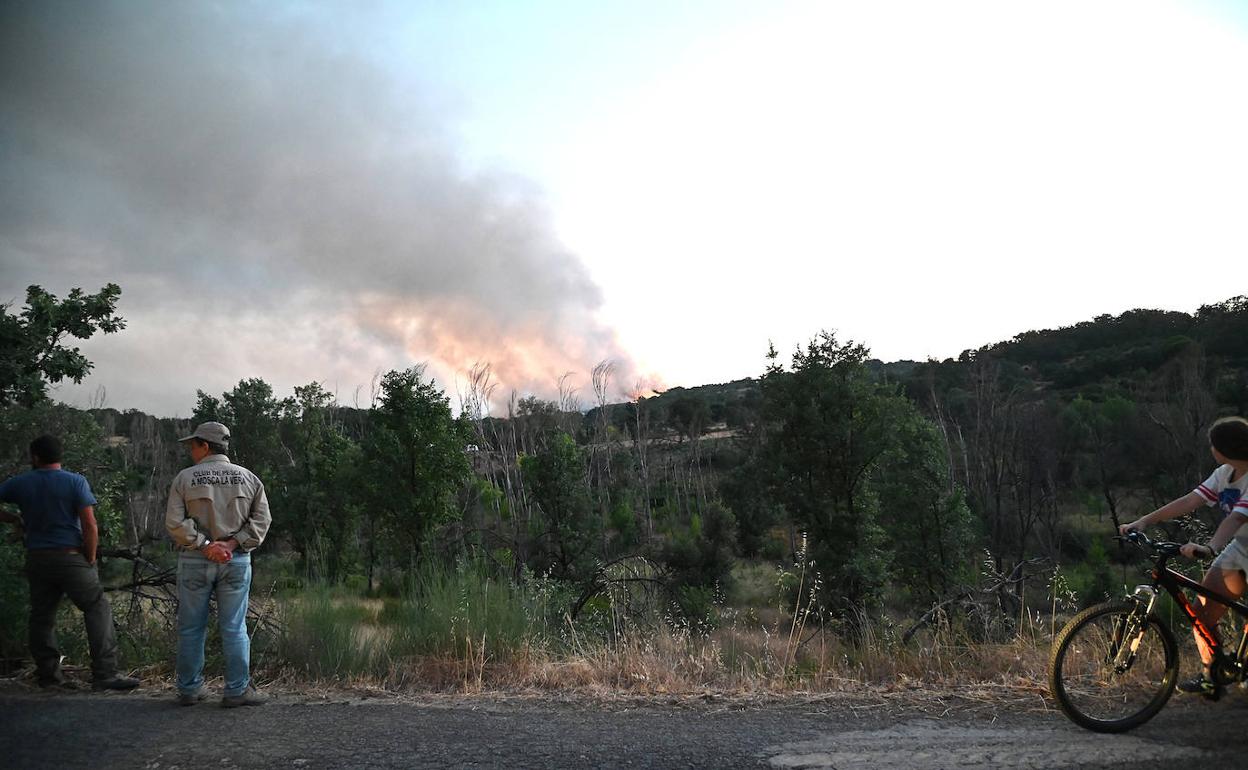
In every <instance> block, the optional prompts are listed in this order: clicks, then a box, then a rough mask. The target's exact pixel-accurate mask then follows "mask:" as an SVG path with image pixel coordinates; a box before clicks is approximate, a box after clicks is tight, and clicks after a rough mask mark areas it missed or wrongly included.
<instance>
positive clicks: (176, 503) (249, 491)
mask: <svg viewBox="0 0 1248 770" xmlns="http://www.w3.org/2000/svg"><path fill="white" fill-rule="evenodd" d="M272 521H273V517H272V516H270V515H269V499H268V498H267V497H265V495H264V484H262V483H260V479H258V478H256V474H254V473H252V472H251V471H249V470H247V469H246V468H244V467H242V466H241V465H234V464H233V463H231V462H230V458H228V457H226V456H225V455H208V456H207V457H205V458H204V459H203V460H200V461H199V462H198V463H196V464H195V465H192V466H191V467H189V468H185V469H183V470H182V472H181V473H179V474H178V475H177V476H176V477H174V479H173V485H172V486H171V487H170V488H169V504H168V506H167V507H166V508H165V529H168V530H169V535H170V536H171V537H172V538H173V542H174V543H175V544H177V546H178V547H180V548H187V549H195V548H200V547H201V546H203V545H206V544H207V543H208V542H209V541H210V540H225V539H227V538H231V537H232V538H234V539H235V540H237V541H238V546H239V550H240V551H250V550H252V549H254V548H256V547H258V546H259V545H260V544H261V543H263V542H264V536H265V534H267V533H268V531H269V524H270V523H272Z"/></svg>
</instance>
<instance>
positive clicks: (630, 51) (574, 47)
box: [0, 0, 1248, 416]
mask: <svg viewBox="0 0 1248 770" xmlns="http://www.w3.org/2000/svg"><path fill="white" fill-rule="evenodd" d="M1246 77H1248V2H1242V1H1240V0H1189V2H1165V1H1162V0H1123V1H1121V2H1120V1H1116V0H1077V1H1070V2H1063V1H1062V0H1044V1H1043V2H1023V1H1022V0H1018V1H1016V2H999V1H997V0H982V1H978V2H976V1H971V0H965V1H964V0H948V1H946V2H940V3H932V2H923V1H922V0H913V1H910V2H903V1H900V0H897V1H894V0H873V1H872V2H837V1H836V0H822V1H821V2H798V1H797V0H770V1H769V2H761V1H759V2H741V1H738V0H718V1H702V0H688V1H687V2H680V1H679V0H666V2H652V1H651V0H633V1H632V2H628V3H624V2H618V3H616V2H601V3H584V2H557V1H554V0H548V1H541V2H539V1H537V0H534V1H533V2H524V1H523V0H509V1H507V2H500V1H493V0H478V1H475V2H463V3H445V2H382V1H380V0H373V1H372V2H363V3H360V2H356V3H346V2H342V3H328V2H327V3H313V2H299V3H279V2H255V3H250V2H213V3H208V2H200V3H197V2H186V3H164V2H141V1H139V0H125V1H121V2H94V3H77V2H60V1H59V0H50V1H41V2H7V3H4V4H0V303H9V304H10V311H12V310H15V309H17V308H20V306H21V304H22V301H23V299H24V295H25V287H26V286H28V285H30V284H38V285H41V286H43V287H44V288H46V289H48V290H50V291H53V292H55V293H58V294H64V293H65V292H67V291H68V290H69V289H70V288H72V287H82V288H84V289H86V290H88V291H92V290H96V289H98V288H99V287H100V286H102V285H103V284H105V283H107V282H115V283H118V284H120V285H121V287H122V291H123V294H122V299H121V302H120V307H119V310H120V313H121V315H123V316H124V317H125V318H126V319H127V322H128V323H127V328H126V330H125V331H123V332H121V333H120V334H115V335H108V336H97V337H95V338H93V339H91V340H88V341H86V342H84V343H81V347H82V350H83V352H84V353H85V354H86V355H87V356H88V357H89V358H90V359H91V360H92V361H94V362H95V369H94V370H93V372H92V373H91V375H90V376H89V377H88V378H87V379H86V380H84V382H83V384H82V385H79V386H73V385H66V386H62V387H60V388H58V389H57V391H56V397H57V398H60V399H62V400H64V401H66V402H68V403H73V404H76V405H87V404H98V403H101V402H102V403H105V404H106V405H108V406H113V407H116V408H120V409H125V408H139V409H143V410H145V411H148V412H153V413H156V414H161V415H167V416H188V415H189V414H190V412H191V411H192V409H193V407H194V402H195V392H196V390H204V391H206V392H209V393H220V392H222V391H225V390H228V389H229V388H231V387H232V386H233V385H234V384H235V383H237V382H238V381H239V380H241V379H244V378H250V377H261V378H264V379H265V380H267V381H268V382H270V383H271V384H272V385H273V386H274V388H275V390H276V391H277V392H278V394H279V395H286V394H289V392H290V391H291V388H293V386H295V385H299V384H304V383H307V382H311V381H314V380H315V381H318V382H321V383H323V384H325V385H326V386H327V387H328V388H329V389H330V390H331V391H333V392H335V393H337V394H338V397H339V400H340V401H341V402H342V403H345V404H352V403H359V404H367V402H368V400H369V398H370V393H371V384H370V383H372V382H373V380H374V379H375V377H376V375H377V374H378V373H379V372H384V371H387V370H389V369H395V368H404V367H408V366H412V365H415V364H425V365H427V372H428V373H429V374H430V375H431V376H433V377H435V378H436V379H437V381H438V384H439V385H440V386H441V387H442V388H443V389H444V390H446V392H447V393H448V395H449V396H450V397H451V399H452V402H453V403H457V401H458V395H459V394H461V393H462V392H463V391H464V389H465V387H466V386H465V377H466V373H467V372H468V371H469V370H470V369H471V368H472V367H473V366H474V365H479V364H489V366H490V368H491V373H492V376H493V378H494V382H495V383H497V385H498V389H497V390H496V391H495V403H494V409H495V411H496V412H501V411H505V408H506V407H505V404H504V403H503V402H505V401H506V398H507V396H508V395H509V394H511V393H513V392H514V393H516V394H518V395H524V394H526V393H536V394H538V395H541V396H544V397H551V396H553V395H554V393H555V390H556V387H557V385H556V383H557V382H558V380H559V378H560V377H561V376H563V375H565V374H568V373H571V374H570V377H569V379H568V382H570V383H572V385H573V386H574V387H579V388H580V389H581V390H580V397H581V400H582V402H584V403H586V404H588V403H589V402H592V400H593V394H592V393H591V391H590V385H589V371H590V370H591V368H592V367H593V366H594V365H595V364H596V363H598V362H600V361H605V360H609V361H612V362H614V365H615V372H616V374H615V381H614V384H613V385H612V390H613V393H612V394H611V395H612V396H613V400H616V399H619V400H622V399H624V398H626V397H627V396H628V395H629V394H631V393H635V392H639V391H643V390H645V389H647V388H664V387H672V386H693V385H699V384H705V383H713V382H725V381H729V380H732V379H737V378H741V377H747V376H755V375H757V374H758V373H760V372H761V371H762V368H763V365H764V363H765V358H764V356H765V353H766V351H767V348H768V346H769V344H773V343H774V344H775V346H776V348H777V349H778V350H780V351H782V352H783V351H786V350H791V349H792V348H793V347H794V346H796V345H799V344H801V343H803V342H805V341H807V340H809V339H811V338H812V337H814V336H815V335H816V334H817V333H818V332H820V331H821V330H833V331H835V332H836V333H837V335H838V337H839V338H841V339H842V340H847V339H849V340H853V341H855V342H860V343H863V344H865V345H867V346H868V347H869V348H870V349H871V351H872V353H873V355H874V356H875V357H877V358H881V359H883V360H887V361H892V360H901V359H911V360H924V359H928V358H946V357H950V356H956V355H958V354H959V353H960V352H961V351H963V350H966V349H973V348H977V347H980V346H982V345H985V344H990V343H993V342H997V341H1000V340H1005V339H1009V338H1011V337H1013V336H1014V335H1016V334H1018V333H1020V332H1023V331H1026V330H1030V329H1039V328H1055V327H1059V326H1064V325H1070V324H1073V323H1077V322H1079V321H1083V320H1087V319H1089V318H1092V317H1094V316H1097V315H1100V314H1104V313H1120V312H1123V311H1126V310H1129V309H1133V308H1139V307H1148V308H1164V309H1173V310H1181V311H1185V312H1192V311H1195V310H1196V309H1197V308H1198V307H1200V306H1201V305H1203V304H1209V303H1213V302H1220V301H1222V300H1225V299H1228V298H1230V297H1233V296H1236V295H1239V294H1248V289H1245V288H1244V287H1243V286H1242V285H1241V279H1240V278H1239V273H1238V270H1237V267H1238V264H1239V262H1240V261H1241V260H1242V259H1243V258H1245V257H1246V256H1248V218H1245V217H1244V215H1243V212H1245V211H1248V182H1245V180H1248V142H1244V141H1243V137H1245V136H1248V88H1245V78H1246Z"/></svg>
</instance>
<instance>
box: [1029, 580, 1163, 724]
mask: <svg viewBox="0 0 1248 770" xmlns="http://www.w3.org/2000/svg"><path fill="white" fill-rule="evenodd" d="M1178 675H1179V658H1178V646H1177V645H1176V644H1175V641H1174V634H1173V633H1172V632H1171V631H1170V629H1169V628H1168V627H1166V626H1165V625H1164V624H1162V622H1161V621H1160V620H1159V619H1158V618H1157V617H1156V616H1155V615H1148V616H1147V617H1146V616H1145V615H1144V607H1143V605H1141V604H1139V603H1137V602H1132V601H1115V602H1105V603H1104V604H1098V605H1096V606H1094V607H1089V608H1088V609H1086V610H1084V611H1083V612H1081V613H1079V614H1078V615H1076V616H1075V617H1074V618H1072V619H1071V621H1070V622H1069V623H1067V624H1066V627H1065V628H1063V629H1062V631H1061V633H1059V634H1058V635H1057V639H1056V640H1055V641H1054V643H1053V652H1052V654H1051V655H1050V657H1049V688H1050V690H1051V691H1052V693H1053V697H1054V698H1056V699H1057V702H1058V704H1059V705H1060V706H1061V707H1062V711H1063V712H1065V714H1066V716H1068V717H1070V719H1071V721H1073V722H1074V723H1075V724H1077V725H1079V726H1081V727H1086V728H1087V729H1089V730H1094V731H1096V732H1102V733H1119V732H1124V731H1126V730H1130V729H1131V728H1133V727H1138V726H1139V725H1141V724H1143V723H1144V722H1147V721H1148V720H1149V719H1151V718H1152V717H1153V716H1155V715H1156V714H1157V712H1158V711H1161V708H1162V706H1164V705H1166V701H1167V700H1169V699H1170V695H1171V693H1173V692H1174V685H1175V682H1176V680H1177V679H1178Z"/></svg>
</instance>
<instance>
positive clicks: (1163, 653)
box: [1049, 532, 1248, 733]
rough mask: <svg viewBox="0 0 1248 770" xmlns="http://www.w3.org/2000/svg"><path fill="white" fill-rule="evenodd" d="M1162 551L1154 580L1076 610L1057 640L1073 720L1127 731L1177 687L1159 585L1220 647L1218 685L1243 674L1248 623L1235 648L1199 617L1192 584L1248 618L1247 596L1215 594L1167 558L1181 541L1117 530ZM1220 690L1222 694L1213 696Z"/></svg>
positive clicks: (1054, 686)
mask: <svg viewBox="0 0 1248 770" xmlns="http://www.w3.org/2000/svg"><path fill="white" fill-rule="evenodd" d="M1116 539H1118V540H1122V541H1126V542H1130V543H1133V544H1135V545H1138V546H1140V547H1142V548H1145V549H1149V550H1151V551H1153V553H1155V554H1156V561H1155V563H1154V564H1153V567H1152V570H1151V571H1150V573H1149V574H1150V576H1151V578H1152V582H1151V583H1149V584H1145V585H1139V586H1136V588H1135V591H1134V592H1133V593H1131V594H1129V595H1128V596H1126V597H1125V598H1124V599H1120V600H1115V601H1108V602H1104V603H1102V604H1098V605H1095V606H1093V607H1089V608H1088V609H1086V610H1084V611H1083V612H1080V613H1079V614H1078V615H1076V616H1075V617H1073V618H1071V620H1070V622H1069V623H1067V624H1066V626H1065V627H1064V628H1063V629H1062V630H1061V632H1060V633H1059V634H1058V635H1057V638H1056V639H1055V640H1054V642H1053V652H1052V653H1051V654H1050V656H1049V689H1050V692H1052V694H1053V697H1054V698H1056V699H1057V703H1058V705H1059V706H1061V709H1062V711H1063V713H1065V714H1066V716H1067V717H1069V718H1070V720H1071V721H1072V722H1074V723H1075V724H1077V725H1079V726H1080V727H1085V728H1087V729H1089V730H1093V731H1095V732H1102V733H1120V732H1125V731H1127V730H1130V729H1132V728H1135V727H1138V726H1140V725H1142V724H1144V723H1145V722H1147V721H1148V720H1149V719H1152V718H1153V717H1154V716H1156V715H1157V712H1159V711H1161V709H1162V707H1163V706H1165V705H1166V701H1168V700H1169V699H1170V696H1171V694H1173V692H1174V688H1175V685H1176V684H1177V682H1178V676H1179V653H1178V643H1177V642H1176V641H1175V637H1174V632H1173V631H1171V630H1170V627H1169V626H1168V625H1166V624H1165V623H1164V622H1162V620H1161V618H1159V617H1157V615H1155V614H1154V613H1153V608H1154V605H1155V604H1156V602H1157V597H1158V595H1159V593H1160V592H1159V589H1163V590H1165V592H1166V593H1168V594H1170V596H1171V597H1173V598H1174V601H1175V604H1176V605H1178V607H1179V608H1180V609H1181V610H1182V612H1183V617H1184V618H1185V619H1186V620H1187V622H1188V623H1190V624H1191V625H1192V626H1193V627H1194V628H1195V629H1196V631H1197V633H1199V634H1200V637H1201V639H1203V640H1204V642H1205V643H1206V644H1207V645H1208V646H1209V649H1210V650H1212V651H1213V659H1214V666H1213V678H1214V682H1215V683H1216V684H1217V685H1218V692H1219V693H1220V692H1221V689H1222V688H1223V687H1225V686H1227V685H1230V684H1233V683H1235V682H1241V681H1243V680H1244V678H1245V671H1246V669H1248V627H1245V628H1244V632H1243V633H1242V635H1241V637H1240V640H1239V644H1238V646H1237V647H1236V648H1235V652H1234V654H1231V653H1229V652H1228V651H1227V645H1225V644H1220V643H1218V641H1217V640H1216V637H1215V635H1214V634H1213V633H1212V630H1211V629H1210V628H1209V627H1208V626H1207V625H1206V624H1205V623H1204V622H1202V621H1201V620H1200V618H1199V616H1198V615H1197V609H1198V608H1197V606H1196V605H1193V604H1192V602H1190V601H1189V600H1188V598H1187V595H1186V594H1185V593H1184V591H1185V590H1186V591H1191V592H1193V593H1196V594H1198V595H1200V596H1203V597H1205V598H1207V599H1210V600H1212V601H1215V602H1218V603H1219V604H1223V605H1225V606H1226V607H1228V608H1230V609H1231V610H1234V612H1235V613H1236V615H1238V616H1239V617H1240V620H1241V621H1248V604H1245V603H1243V602H1240V601H1235V600H1232V599H1228V598H1227V597H1224V596H1221V595H1219V594H1216V593H1214V592H1212V591H1210V590H1208V589H1207V588H1205V587H1204V586H1202V585H1201V584H1200V583H1197V582H1196V581H1195V580H1192V579H1191V578H1189V577H1187V576H1186V575H1183V574H1181V573H1179V572H1176V571H1175V570H1173V569H1171V568H1170V567H1168V566H1166V562H1168V561H1169V560H1170V559H1171V558H1172V557H1174V556H1177V555H1178V553H1179V548H1180V547H1181V544H1180V543H1171V542H1165V541H1155V540H1150V539H1149V538H1148V536H1146V535H1145V534H1144V533H1143V532H1129V533H1127V534H1126V535H1125V536H1122V537H1118V538H1116ZM1214 697H1215V698H1216V697H1217V696H1216V695H1215V696H1214Z"/></svg>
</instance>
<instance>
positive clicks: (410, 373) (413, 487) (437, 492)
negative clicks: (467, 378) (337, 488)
mask: <svg viewBox="0 0 1248 770" xmlns="http://www.w3.org/2000/svg"><path fill="white" fill-rule="evenodd" d="M423 376H424V369H423V367H412V368H410V369H404V370H402V371H397V370H396V371H390V372H387V373H386V375H385V376H384V377H382V379H381V397H380V399H379V401H378V403H377V405H376V406H375V407H374V408H373V410H372V412H371V413H370V424H369V431H368V434H367V435H366V437H365V441H364V444H363V452H364V467H365V472H366V475H367V483H368V485H369V489H368V494H369V497H370V498H371V503H372V504H371V505H370V506H369V510H368V514H367V516H368V522H367V523H368V525H369V530H370V535H371V537H370V539H369V543H368V544H367V546H368V560H369V569H370V576H369V577H370V581H371V577H372V576H371V571H372V567H373V563H374V561H375V559H376V556H377V549H378V545H379V543H378V537H379V536H384V537H386V539H387V540H388V541H389V542H390V543H392V544H394V546H395V548H396V549H399V550H401V551H404V552H405V553H406V555H407V557H408V561H409V562H410V563H414V562H415V561H416V560H417V559H418V558H419V557H420V555H421V552H422V549H423V547H424V545H425V541H426V539H427V538H428V536H429V535H430V533H431V532H432V531H433V530H434V528H435V527H437V526H439V525H441V524H444V523H446V522H448V521H450V520H451V519H453V518H454V517H455V515H456V513H457V510H458V509H457V506H456V493H457V492H458V491H459V489H460V487H461V486H462V485H463V484H464V482H465V481H467V479H468V475H469V473H470V470H471V469H470V466H469V464H468V459H467V457H466V456H465V452H464V450H465V447H467V445H468V444H469V443H471V442H472V429H471V425H470V424H469V423H467V422H466V421H463V420H456V419H455V418H454V417H453V416H452V415H451V407H450V401H449V400H448V399H447V397H446V396H445V395H444V394H443V393H442V391H441V390H439V389H438V388H437V386H435V385H434V383H433V382H432V381H428V382H426V381H425V380H424V379H423Z"/></svg>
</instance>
